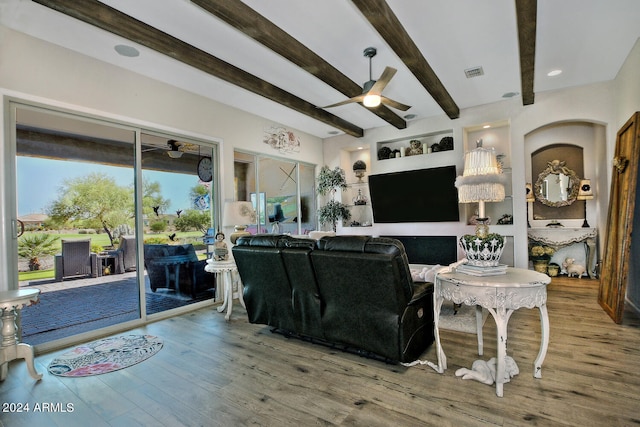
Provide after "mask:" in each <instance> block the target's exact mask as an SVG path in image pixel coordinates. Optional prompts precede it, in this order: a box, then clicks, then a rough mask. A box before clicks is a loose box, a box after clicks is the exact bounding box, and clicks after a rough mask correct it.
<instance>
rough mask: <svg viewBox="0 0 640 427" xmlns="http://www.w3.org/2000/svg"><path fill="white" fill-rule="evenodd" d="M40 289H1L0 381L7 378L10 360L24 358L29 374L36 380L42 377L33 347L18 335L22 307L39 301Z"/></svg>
mask: <svg viewBox="0 0 640 427" xmlns="http://www.w3.org/2000/svg"><path fill="white" fill-rule="evenodd" d="M39 295H40V289H19V290H13V291H0V310H1V311H2V313H1V317H0V320H1V321H2V345H1V346H0V381H4V380H5V379H6V378H7V373H8V372H9V362H10V361H12V360H14V359H24V361H25V362H26V364H27V370H28V371H29V375H31V377H32V378H33V379H35V380H40V379H42V374H39V373H38V372H37V371H36V368H35V366H34V364H33V347H31V346H30V345H28V344H24V343H19V342H18V337H17V335H16V317H17V315H18V311H19V310H21V309H22V307H27V306H29V305H31V304H35V303H37V302H38V299H39Z"/></svg>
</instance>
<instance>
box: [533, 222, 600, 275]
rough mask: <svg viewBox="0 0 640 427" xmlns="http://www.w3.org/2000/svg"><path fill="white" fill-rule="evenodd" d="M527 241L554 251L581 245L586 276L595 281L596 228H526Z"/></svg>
mask: <svg viewBox="0 0 640 427" xmlns="http://www.w3.org/2000/svg"><path fill="white" fill-rule="evenodd" d="M527 236H528V237H529V240H532V241H534V242H538V243H540V244H543V245H547V246H551V247H552V248H554V249H555V250H558V249H561V248H564V247H567V246H571V245H573V244H575V243H583V244H584V247H585V259H586V262H587V265H586V266H585V267H587V274H589V277H590V278H591V279H595V278H596V275H595V269H596V238H597V237H598V229H597V228H564V227H558V228H527Z"/></svg>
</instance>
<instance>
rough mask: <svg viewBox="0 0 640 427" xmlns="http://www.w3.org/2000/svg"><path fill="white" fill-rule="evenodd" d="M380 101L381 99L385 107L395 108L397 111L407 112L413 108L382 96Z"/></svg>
mask: <svg viewBox="0 0 640 427" xmlns="http://www.w3.org/2000/svg"><path fill="white" fill-rule="evenodd" d="M380 99H381V102H382V103H383V104H384V105H387V106H389V107H393V108H395V109H396V110H400V111H407V110H408V109H409V108H411V106H410V105H407V104H403V103H401V102H398V101H394V100H393V99H389V98H387V97H386V96H381V97H380Z"/></svg>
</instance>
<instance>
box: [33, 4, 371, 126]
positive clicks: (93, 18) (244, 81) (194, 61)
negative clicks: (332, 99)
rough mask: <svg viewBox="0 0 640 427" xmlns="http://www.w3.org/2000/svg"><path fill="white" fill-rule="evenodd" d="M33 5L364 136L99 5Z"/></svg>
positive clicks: (262, 82) (276, 89)
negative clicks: (98, 29) (111, 34)
mask: <svg viewBox="0 0 640 427" xmlns="http://www.w3.org/2000/svg"><path fill="white" fill-rule="evenodd" d="M33 1H34V2H36V3H39V4H41V5H43V6H46V7H48V8H50V9H53V10H56V11H58V12H60V13H63V14H65V15H67V16H70V17H72V18H75V19H78V20H80V21H82V22H85V23H87V24H89V25H93V26H95V27H98V28H101V29H103V30H105V31H108V32H110V33H113V34H116V35H118V36H120V37H123V38H125V39H128V40H131V41H133V42H135V43H138V44H141V45H143V46H146V47H148V48H149V49H153V50H155V51H157V52H159V53H161V54H164V55H167V56H169V57H171V58H173V59H175V60H177V61H181V62H183V63H185V64H188V65H190V66H192V67H194V68H197V69H199V70H201V71H203V72H205V73H207V74H210V75H212V76H214V77H217V78H219V79H221V80H224V81H226V82H229V83H231V84H233V85H236V86H239V87H241V88H243V89H246V90H248V91H250V92H253V93H255V94H258V95H261V96H263V97H265V98H267V99H270V100H272V101H274V102H277V103H279V104H281V105H284V106H285V107H288V108H291V109H293V110H295V111H297V112H299V113H302V114H305V115H307V116H309V117H312V118H314V119H316V120H318V121H320V122H323V123H326V124H328V125H330V126H333V127H335V128H337V129H340V130H342V131H344V132H345V133H347V134H349V135H352V136H355V137H361V136H363V135H364V131H363V129H362V128H360V127H358V126H356V125H354V124H352V123H349V122H348V121H346V120H344V119H342V118H340V117H337V116H335V115H333V114H331V113H329V112H327V111H325V110H322V109H320V108H317V107H316V106H315V105H313V104H311V103H310V102H307V101H305V100H303V99H301V98H299V97H297V96H295V95H293V94H291V93H289V92H286V91H285V90H283V89H280V88H279V87H277V86H275V85H273V84H271V83H269V82H267V81H265V80H262V79H260V78H258V77H256V76H254V75H252V74H250V73H247V72H246V71H244V70H241V69H240V68H238V67H236V66H234V65H232V64H229V63H227V62H225V61H223V60H221V59H219V58H216V57H215V56H213V55H210V54H209V53H207V52H204V51H202V50H200V49H198V48H196V47H194V46H192V45H190V44H188V43H185V42H183V41H182V40H179V39H177V38H175V37H173V36H171V35H169V34H166V33H164V32H162V31H160V30H158V29H156V28H154V27H152V26H150V25H147V24H145V23H144V22H141V21H139V20H137V19H135V18H132V17H130V16H128V15H127V14H125V13H122V12H120V11H118V10H116V9H114V8H112V7H110V6H107V5H105V4H103V3H101V2H99V1H96V0H83V1H77V0H33Z"/></svg>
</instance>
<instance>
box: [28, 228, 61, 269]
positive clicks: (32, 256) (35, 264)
mask: <svg viewBox="0 0 640 427" xmlns="http://www.w3.org/2000/svg"><path fill="white" fill-rule="evenodd" d="M58 239H59V238H58V237H57V236H54V235H52V234H45V233H36V234H27V235H24V236H23V237H21V238H20V240H18V256H20V257H21V258H27V259H29V271H35V270H40V257H42V256H45V255H54V254H55V253H56V252H58V251H59V249H60V246H59V245H58V244H57V243H58Z"/></svg>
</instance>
